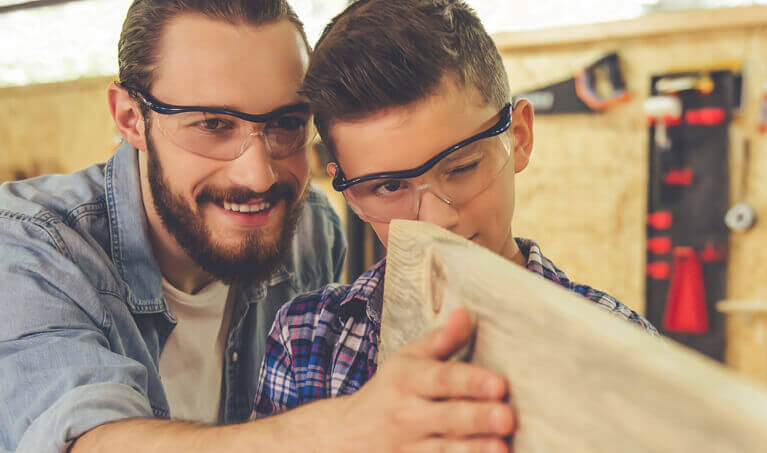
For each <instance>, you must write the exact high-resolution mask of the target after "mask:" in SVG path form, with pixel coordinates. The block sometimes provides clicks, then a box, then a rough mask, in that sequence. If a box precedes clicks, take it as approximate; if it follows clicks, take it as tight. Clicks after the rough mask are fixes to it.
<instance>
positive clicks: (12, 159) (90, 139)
mask: <svg viewBox="0 0 767 453" xmlns="http://www.w3.org/2000/svg"><path fill="white" fill-rule="evenodd" d="M112 80H114V78H112V77H109V78H106V77H103V78H95V79H83V80H77V81H73V82H66V83H56V84H45V85H33V86H28V87H18V88H16V87H14V88H3V89H0V144H2V146H0V168H2V169H6V168H12V169H15V168H19V169H22V170H25V171H31V170H32V169H34V168H39V169H42V170H44V171H58V172H70V171H75V170H78V169H80V168H82V167H85V166H87V165H89V164H91V163H94V162H100V161H104V160H106V159H107V158H108V157H109V156H110V155H111V154H112V151H113V150H114V148H115V146H116V144H117V130H116V128H115V126H114V123H113V122H112V118H111V116H110V114H109V109H108V106H107V97H106V91H107V87H108V86H109V83H110V82H111V81H112Z"/></svg>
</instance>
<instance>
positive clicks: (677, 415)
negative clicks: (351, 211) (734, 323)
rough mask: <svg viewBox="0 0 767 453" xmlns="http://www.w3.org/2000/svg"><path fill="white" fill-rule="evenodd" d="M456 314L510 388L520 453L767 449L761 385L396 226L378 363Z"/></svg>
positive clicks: (489, 261)
mask: <svg viewBox="0 0 767 453" xmlns="http://www.w3.org/2000/svg"><path fill="white" fill-rule="evenodd" d="M459 306H466V307H468V308H469V309H470V311H471V312H472V313H473V316H474V317H475V321H476V334H475V338H474V344H473V349H472V351H471V354H470V357H469V361H470V362H471V363H474V364H477V365H480V366H483V367H486V368H489V369H493V370H496V371H499V372H501V373H504V374H505V375H506V376H507V377H508V378H509V381H510V382H511V389H512V390H511V392H512V395H511V404H513V406H514V407H515V411H516V412H517V413H518V417H519V423H520V425H519V430H518V433H517V435H516V436H515V439H514V441H513V443H514V451H515V452H516V453H529V452H536V453H537V452H571V453H578V452H676V453H686V452H689V453H692V452H696V453H697V452H712V453H713V452H732V453H735V452H738V453H744V452H763V451H766V449H767V393H765V392H764V391H763V390H762V389H761V388H760V387H758V386H756V385H754V384H752V383H750V382H748V381H745V380H742V379H741V378H739V377H738V376H736V375H735V374H734V373H732V372H730V371H728V370H727V369H726V368H724V367H722V366H721V365H719V364H717V363H716V362H713V361H711V360H709V359H707V358H705V357H703V356H702V355H699V354H698V353H696V352H692V351H690V350H687V349H685V348H683V347H682V346H679V345H677V344H674V343H671V342H670V341H668V340H664V339H663V338H661V337H653V336H650V335H648V334H647V333H645V332H644V331H643V330H642V329H640V328H638V327H636V326H635V325H633V324H631V323H629V322H627V321H625V320H623V319H620V318H618V317H616V316H615V315H613V314H611V313H609V312H608V311H606V310H604V309H602V308H600V307H598V306H596V305H594V304H592V303H591V302H589V301H587V300H586V299H584V298H582V297H580V296H578V295H576V294H574V293H572V292H570V291H567V290H565V289H563V288H561V287H559V286H558V285H555V284H553V283H551V282H548V281H546V280H544V279H543V278H541V277H539V276H537V275H535V274H533V273H531V272H529V271H527V270H525V269H523V268H521V267H519V266H516V265H514V264H513V263H511V262H509V261H507V260H505V259H503V258H501V257H499V256H497V255H495V254H493V253H491V252H489V251H487V250H485V249H483V248H481V247H479V246H477V245H475V244H473V243H471V242H468V241H466V240H465V239H463V238H461V237H458V236H455V235H453V234H451V233H449V232H447V231H445V230H442V229H440V228H438V227H436V226H432V225H428V224H425V223H420V222H411V221H394V222H392V224H391V230H390V233H389V244H388V259H387V270H386V281H385V288H384V308H383V318H382V319H383V320H382V333H381V338H382V345H381V351H380V353H379V362H381V363H383V362H385V361H386V357H388V356H389V355H390V354H392V353H393V352H395V351H396V350H397V349H398V348H399V347H401V346H402V345H403V344H405V343H408V342H410V341H413V340H415V339H417V338H419V337H421V336H422V335H424V334H425V333H426V332H428V331H429V330H431V329H432V328H433V327H435V326H437V325H440V324H441V323H443V322H444V320H445V318H446V317H447V315H448V314H449V312H450V311H451V310H453V309H454V308H456V307H459Z"/></svg>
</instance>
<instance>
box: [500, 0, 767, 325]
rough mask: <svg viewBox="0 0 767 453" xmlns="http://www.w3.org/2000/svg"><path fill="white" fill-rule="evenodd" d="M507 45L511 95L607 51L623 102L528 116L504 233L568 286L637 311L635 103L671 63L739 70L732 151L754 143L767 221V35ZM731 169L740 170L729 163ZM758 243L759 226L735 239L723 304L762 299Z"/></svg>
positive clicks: (754, 177) (639, 178)
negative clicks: (740, 91) (524, 159)
mask: <svg viewBox="0 0 767 453" xmlns="http://www.w3.org/2000/svg"><path fill="white" fill-rule="evenodd" d="M760 8H764V7H760ZM760 11H761V10H760ZM762 12H763V11H762ZM677 14H679V13H677ZM680 17H682V16H680ZM594 27H596V28H597V29H598V27H599V26H594ZM532 33H534V32H532ZM594 33H596V32H594ZM510 36H513V34H512V35H503V36H499V37H498V39H502V40H503V43H505V44H504V46H505V47H503V48H502V56H503V59H504V64H505V66H506V69H507V71H508V73H509V77H510V81H511V86H512V92H515V93H516V92H524V91H527V90H530V89H534V88H537V87H541V86H545V85H548V84H550V83H553V82H556V81H559V80H562V79H564V78H567V77H569V76H570V75H571V74H572V73H574V72H575V71H576V70H577V69H580V68H582V67H584V66H586V65H587V64H589V63H590V62H592V61H594V60H596V59H597V58H599V57H600V56H601V55H603V54H605V53H608V52H610V51H617V52H618V53H619V55H620V58H621V62H622V69H623V75H624V79H625V81H626V84H627V86H628V88H629V90H630V91H631V93H632V95H633V99H632V100H631V101H630V102H629V103H627V104H623V105H619V106H616V107H614V108H613V109H611V110H609V111H608V112H607V113H604V114H592V115H586V114H584V115H549V116H539V117H536V119H535V146H534V152H533V158H532V162H531V164H530V166H529V167H528V168H527V169H526V170H525V171H524V172H522V173H521V174H519V175H518V176H517V180H516V191H517V205H516V212H515V216H514V234H515V235H517V236H525V237H531V238H534V239H535V240H536V241H538V242H539V244H540V245H541V247H542V249H543V252H544V254H546V255H547V256H549V257H550V258H551V259H552V260H553V261H554V262H555V263H556V264H557V265H558V266H559V267H561V268H562V269H563V270H564V271H565V272H567V273H568V275H569V276H570V277H572V278H573V279H574V280H576V281H578V282H580V283H584V284H588V285H591V286H594V287H595V288H598V289H601V290H603V291H606V292H608V293H610V294H612V295H614V296H616V297H617V298H618V299H620V300H621V301H623V302H624V303H626V304H627V305H629V306H630V307H631V308H634V309H635V310H637V311H640V312H643V309H644V269H645V253H644V247H645V210H646V196H647V174H648V168H647V159H648V156H647V150H648V142H647V141H648V136H647V135H648V133H647V126H646V122H645V119H644V114H643V112H642V102H643V101H644V99H646V98H647V96H648V94H649V88H650V86H649V85H650V78H651V76H652V75H653V74H658V73H663V72H665V71H667V70H668V69H669V68H672V67H675V66H680V65H701V64H706V63H712V62H718V61H722V60H733V59H742V60H744V61H745V62H746V63H747V68H746V71H747V72H746V86H745V90H746V96H747V103H746V107H745V110H744V114H743V115H740V116H739V117H737V118H736V119H735V121H734V123H733V126H732V129H733V133H732V136H733V143H732V145H731V154H732V153H737V152H739V151H738V149H739V148H740V146H741V144H742V140H740V139H739V138H738V137H740V138H742V137H749V138H750V139H751V140H752V143H751V149H752V158H751V162H752V168H751V170H750V173H749V175H748V179H749V185H750V192H749V198H750V199H751V200H750V201H751V202H752V204H753V205H754V206H755V207H756V209H757V211H758V212H757V214H758V215H760V214H761V216H762V217H763V218H767V211H765V208H767V199H765V198H767V178H765V176H767V175H765V173H767V152H766V151H767V140H766V139H765V136H764V135H758V134H757V133H756V124H757V121H758V115H759V113H758V110H759V105H758V101H759V98H760V95H761V87H762V85H763V84H764V83H765V82H767V59H765V57H764V56H765V55H767V26H763V27H753V26H751V27H749V28H742V29H717V30H715V31H694V32H688V33H668V34H665V35H658V36H649V37H644V38H631V37H630V36H624V37H622V38H621V39H613V40H602V41H599V40H590V41H588V42H584V43H581V44H566V43H565V44H563V43H559V42H558V43H555V44H552V45H546V44H545V43H542V42H538V43H537V44H536V45H535V46H521V47H514V43H513V42H511V41H509V37H510ZM516 36H518V37H520V41H522V39H521V35H516ZM733 157H734V159H736V156H733ZM732 168H733V171H734V172H735V171H737V169H738V168H739V167H738V165H737V163H733V165H732ZM731 181H732V182H731V184H733V189H734V190H731V193H733V195H736V194H737V193H738V190H737V188H738V187H739V184H740V175H739V174H733V177H732V178H731ZM765 241H767V224H766V223H762V224H757V226H756V227H755V228H754V229H753V230H752V231H750V232H748V233H745V234H741V235H734V236H733V238H732V241H731V251H730V259H729V269H728V273H729V277H728V297H737V298H744V297H754V296H760V295H761V296H765V297H767V280H764V279H759V278H754V275H767V249H766V248H764V247H759V245H760V244H764V243H767V242H765ZM762 281H764V283H763V282H762Z"/></svg>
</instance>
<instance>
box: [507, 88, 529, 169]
mask: <svg viewBox="0 0 767 453" xmlns="http://www.w3.org/2000/svg"><path fill="white" fill-rule="evenodd" d="M534 117H535V114H534V113H533V106H532V105H531V104H530V103H529V102H528V101H526V100H525V99H520V100H519V101H517V104H516V105H515V106H514V111H513V112H512V113H511V126H510V127H509V130H510V131H511V134H512V135H513V136H514V149H513V152H514V172H515V173H519V172H521V171H522V170H524V169H525V168H526V167H527V164H528V163H529V162H530V155H531V154H532V152H533V120H534Z"/></svg>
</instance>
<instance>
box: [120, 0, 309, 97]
mask: <svg viewBox="0 0 767 453" xmlns="http://www.w3.org/2000/svg"><path fill="white" fill-rule="evenodd" d="M183 13H197V14H204V15H206V16H208V17H210V18H212V19H218V20H223V21H227V22H230V23H233V24H234V23H240V22H244V23H249V24H253V25H260V24H267V23H271V22H276V21H278V20H281V19H286V20H288V21H290V22H291V23H293V24H294V25H295V26H296V28H297V29H298V31H299V32H300V33H301V36H302V37H303V39H304V42H305V43H306V46H307V48H309V44H308V41H307V39H306V34H305V32H304V25H303V23H302V22H301V20H299V19H298V16H297V15H296V13H295V12H294V11H293V9H292V8H291V7H290V5H288V3H287V1H286V0H134V1H133V3H131V5H130V7H129V8H128V13H127V15H126V17H125V22H124V23H123V28H122V32H121V33H120V40H119V42H118V45H117V51H118V52H117V61H118V65H119V77H120V83H121V84H122V85H123V86H124V87H128V88H136V89H139V90H143V91H145V92H148V91H150V89H151V87H152V82H153V81H154V71H155V69H156V67H157V64H158V61H157V49H158V46H159V44H160V38H161V36H162V33H163V30H164V29H165V25H166V24H167V23H168V22H169V21H170V20H171V19H173V18H174V17H176V16H178V15H179V14H183Z"/></svg>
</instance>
